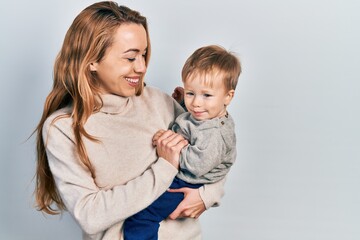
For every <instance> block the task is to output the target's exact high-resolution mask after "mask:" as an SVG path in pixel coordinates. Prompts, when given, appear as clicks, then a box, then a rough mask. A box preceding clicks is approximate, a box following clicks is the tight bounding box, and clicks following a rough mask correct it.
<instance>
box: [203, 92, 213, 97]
mask: <svg viewBox="0 0 360 240" xmlns="http://www.w3.org/2000/svg"><path fill="white" fill-rule="evenodd" d="M211 96H212V95H211V94H207V93H205V94H204V97H211Z"/></svg>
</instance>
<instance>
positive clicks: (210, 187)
mask: <svg viewBox="0 0 360 240" xmlns="http://www.w3.org/2000/svg"><path fill="white" fill-rule="evenodd" d="M225 181H226V177H224V178H223V179H221V180H220V181H217V182H215V183H211V184H205V185H204V186H202V187H201V188H199V193H200V197H201V199H202V200H203V202H204V204H205V207H206V209H209V208H211V207H217V206H219V205H220V200H221V198H222V197H223V196H224V194H225V192H224V185H225Z"/></svg>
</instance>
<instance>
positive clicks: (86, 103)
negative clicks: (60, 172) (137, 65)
mask: <svg viewBox="0 0 360 240" xmlns="http://www.w3.org/2000/svg"><path fill="white" fill-rule="evenodd" d="M123 23H135V24H141V25H142V26H143V27H144V28H145V30H146V33H147V44H148V48H147V52H146V56H145V63H146V66H147V65H148V62H149V58H150V39H149V34H148V26H147V21H146V18H145V17H143V16H141V15H140V14H139V13H138V12H137V11H134V10H131V9H129V8H128V7H125V6H119V5H118V4H116V3H115V2H111V1H107V2H98V3H95V4H93V5H91V6H89V7H87V8H85V9H84V10H83V11H82V12H81V13H80V14H79V15H78V16H77V17H76V18H75V19H74V21H73V23H72V25H71V26H70V28H69V30H68V31H67V33H66V36H65V39H64V42H63V45H62V48H61V50H60V52H59V54H58V56H57V58H56V61H55V64H54V82H53V87H52V90H51V92H50V93H49V95H48V96H47V98H46V101H45V105H44V111H43V115H42V117H41V120H40V122H39V124H38V126H37V128H36V130H35V132H36V133H37V169H36V174H35V177H36V186H35V196H36V207H37V209H38V210H40V211H44V212H46V213H48V214H58V213H60V212H61V211H62V210H64V209H65V205H64V203H63V201H62V199H61V197H60V195H59V192H58V190H57V188H56V186H55V181H54V178H53V175H52V173H51V171H50V168H49V163H48V158H47V155H46V151H45V143H44V139H43V136H42V129H43V126H44V122H45V120H46V119H47V118H48V117H49V116H50V115H51V114H52V113H53V112H55V111H56V110H58V109H60V108H63V107H65V106H68V105H70V104H71V105H72V107H73V108H72V112H71V114H69V115H66V116H61V117H70V116H71V117H72V119H73V125H72V127H73V130H74V135H75V141H76V150H77V152H78V155H79V156H80V160H81V162H82V163H83V164H84V165H85V166H86V167H88V168H89V170H90V172H91V174H92V176H93V177H95V172H94V169H93V167H92V165H91V163H90V161H89V158H88V155H87V152H86V149H85V146H84V143H83V141H82V140H81V138H82V136H84V137H87V138H89V139H91V140H94V141H96V139H95V138H94V137H93V136H91V135H89V134H88V133H87V132H86V131H85V129H84V124H85V122H86V120H87V119H88V118H89V116H90V115H91V114H92V113H94V112H96V111H98V110H99V109H100V108H101V106H102V102H101V101H100V102H99V100H98V99H100V98H99V95H100V88H99V82H98V81H97V79H96V75H95V74H94V73H92V72H91V71H90V64H91V63H93V62H100V61H101V60H102V58H103V57H104V55H105V52H106V50H107V49H108V48H109V47H110V46H111V44H112V41H113V36H114V33H115V31H116V30H117V28H118V27H119V26H120V25H121V24H123ZM143 87H144V81H143V79H141V84H140V85H139V87H138V88H137V89H136V95H137V96H138V95H140V94H141V92H142V90H143ZM55 120H56V119H55ZM55 120H54V121H55ZM54 204H55V205H56V207H55V208H53V207H52V205H54Z"/></svg>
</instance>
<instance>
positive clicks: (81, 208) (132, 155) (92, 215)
mask: <svg viewBox="0 0 360 240" xmlns="http://www.w3.org/2000/svg"><path fill="white" fill-rule="evenodd" d="M102 100H103V104H104V105H103V107H102V109H101V110H100V112H98V113H95V114H93V115H92V116H91V117H90V118H89V119H88V121H87V122H86V124H85V129H86V131H87V132H88V133H89V134H91V135H92V136H95V137H97V138H98V139H99V140H100V142H93V141H90V140H88V139H84V143H85V146H86V150H87V152H88V155H89V158H90V161H91V164H92V166H93V167H94V169H95V174H96V178H95V179H94V178H92V177H91V175H90V172H89V170H88V169H87V168H86V167H84V166H83V165H82V164H81V163H80V160H79V158H78V156H77V154H76V150H75V144H74V135H73V131H72V127H71V125H72V119H71V118H59V119H57V120H56V121H55V122H54V123H53V124H51V123H52V121H53V120H54V119H55V118H56V117H57V116H60V115H62V114H64V113H69V112H70V108H69V107H68V108H64V109H61V110H59V111H57V112H55V113H54V114H52V115H51V116H50V117H49V118H48V119H47V121H46V122H45V125H44V128H43V136H44V140H45V144H46V153H47V156H48V160H49V165H50V169H51V172H52V174H53V176H54V178H55V182H56V186H57V188H58V190H59V192H60V194H61V197H62V199H63V201H64V203H65V205H66V207H67V210H68V211H69V212H70V214H71V215H72V216H73V217H74V219H75V220H76V221H77V222H78V223H79V225H80V227H81V229H82V231H83V239H84V240H88V239H92V240H93V239H96V240H100V239H101V240H120V239H123V236H122V225H123V222H124V220H125V219H126V218H127V217H129V216H131V215H133V214H135V213H137V212H138V211H140V210H141V209H143V208H145V207H147V206H148V205H149V204H150V203H151V202H153V201H154V200H155V199H156V198H157V197H158V196H160V195H161V194H162V193H163V192H164V191H166V189H167V188H168V187H169V186H170V184H171V182H172V179H173V178H174V177H175V175H176V174H177V170H176V169H175V168H174V167H173V166H172V165H171V164H169V163H168V162H167V161H166V160H164V159H162V158H158V157H157V155H156V149H155V148H154V147H153V146H152V142H151V140H152V137H153V135H154V133H155V132H156V131H157V130H159V129H168V128H169V127H170V126H171V125H172V123H173V121H174V119H175V117H177V116H178V115H179V114H180V113H182V112H183V110H182V108H181V107H180V106H179V105H178V104H177V103H176V102H175V101H174V100H173V99H172V98H171V97H170V96H168V95H166V94H164V93H162V92H160V91H159V90H157V89H155V88H152V87H148V86H147V87H145V89H144V91H143V93H142V95H141V96H138V97H136V96H133V97H129V98H124V97H119V96H116V95H103V96H102ZM223 185H224V180H223V181H220V182H217V183H214V184H210V185H205V186H204V187H202V188H200V189H199V191H200V195H201V198H202V199H203V201H204V203H205V205H206V207H207V208H209V207H211V206H213V205H216V204H218V203H219V201H220V199H221V197H222V196H223ZM159 239H160V240H195V239H201V231H200V224H199V221H198V220H197V219H193V218H185V219H179V220H165V221H163V222H161V224H160V229H159Z"/></svg>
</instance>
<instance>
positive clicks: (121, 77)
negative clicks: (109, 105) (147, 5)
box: [90, 23, 147, 97]
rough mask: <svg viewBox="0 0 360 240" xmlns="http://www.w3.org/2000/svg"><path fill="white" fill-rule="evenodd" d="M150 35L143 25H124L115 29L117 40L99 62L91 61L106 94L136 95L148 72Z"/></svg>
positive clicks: (115, 39)
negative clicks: (147, 60) (147, 34)
mask: <svg viewBox="0 0 360 240" xmlns="http://www.w3.org/2000/svg"><path fill="white" fill-rule="evenodd" d="M146 51H147V37H146V31H145V28H144V27H143V26H142V25H140V24H135V23H128V24H122V25H120V26H119V28H118V29H117V30H116V31H115V34H114V41H113V43H112V45H111V46H110V47H109V48H108V49H107V50H106V53H105V56H104V57H103V59H102V60H101V61H100V62H95V63H91V65H90V70H91V71H93V72H96V75H97V78H98V80H99V81H100V87H101V89H102V92H103V93H110V94H115V95H119V96H123V97H130V96H133V95H135V93H136V89H138V88H137V87H138V85H139V84H142V83H141V80H140V79H141V77H142V76H143V75H144V74H145V72H146V65H145V55H146Z"/></svg>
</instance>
